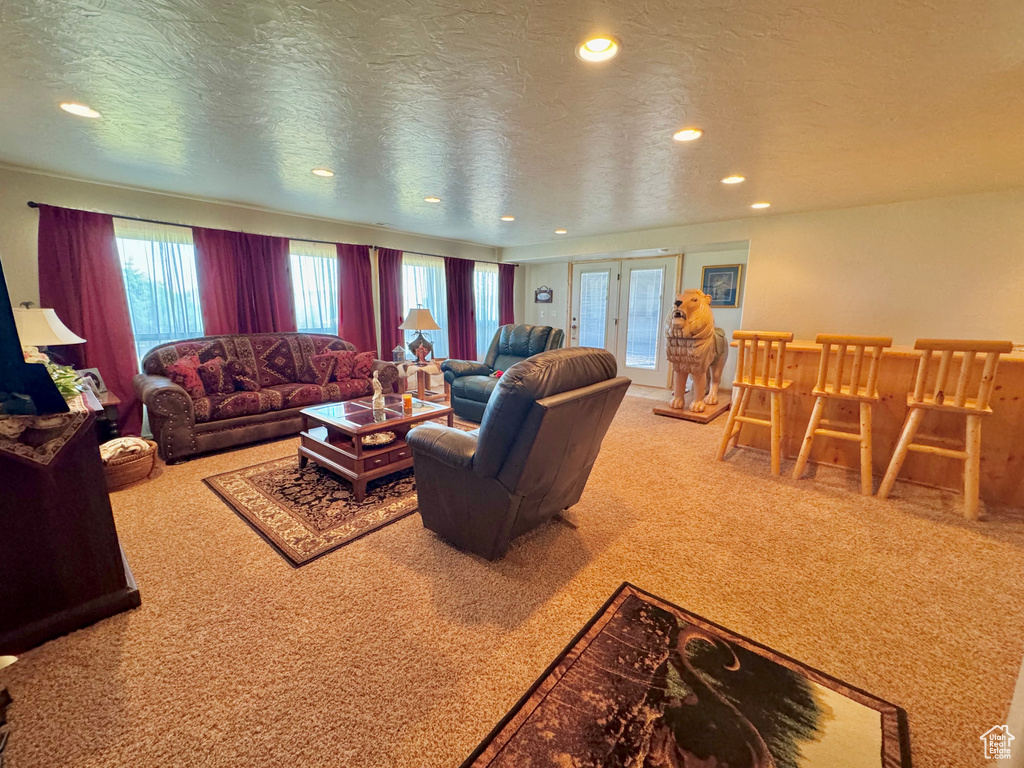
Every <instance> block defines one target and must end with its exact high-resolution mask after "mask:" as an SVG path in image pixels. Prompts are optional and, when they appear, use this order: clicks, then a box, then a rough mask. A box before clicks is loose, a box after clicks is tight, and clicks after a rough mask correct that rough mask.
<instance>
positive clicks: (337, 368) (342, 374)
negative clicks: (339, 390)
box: [328, 349, 356, 381]
mask: <svg viewBox="0 0 1024 768" xmlns="http://www.w3.org/2000/svg"><path fill="white" fill-rule="evenodd" d="M328 354H330V355H333V356H334V359H335V363H334V380H335V381H348V380H349V379H351V378H352V368H353V366H355V364H356V353H355V352H349V351H348V350H346V349H341V350H337V351H335V352H329V353H328Z"/></svg>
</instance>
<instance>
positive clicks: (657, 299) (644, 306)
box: [626, 267, 665, 371]
mask: <svg viewBox="0 0 1024 768" xmlns="http://www.w3.org/2000/svg"><path fill="white" fill-rule="evenodd" d="M664 277H665V270H664V268H661V267H659V268H658V269H633V270H630V272H629V314H628V319H627V322H626V365H627V366H628V367H630V368H647V369H649V370H652V371H653V370H654V369H656V368H657V367H658V342H659V341H660V340H661V293H662V291H661V288H662V280H663V279H664Z"/></svg>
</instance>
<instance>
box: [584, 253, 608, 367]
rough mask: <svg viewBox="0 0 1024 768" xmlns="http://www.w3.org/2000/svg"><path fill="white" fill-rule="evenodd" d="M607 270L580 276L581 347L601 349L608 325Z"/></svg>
mask: <svg viewBox="0 0 1024 768" xmlns="http://www.w3.org/2000/svg"><path fill="white" fill-rule="evenodd" d="M609 280H610V275H609V272H608V270H605V271H603V272H584V273H583V274H582V275H580V320H579V325H580V336H579V345H580V346H581V347H598V348H603V347H604V344H605V338H604V337H605V331H606V329H607V325H608V284H609Z"/></svg>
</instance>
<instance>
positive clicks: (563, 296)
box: [516, 261, 569, 338]
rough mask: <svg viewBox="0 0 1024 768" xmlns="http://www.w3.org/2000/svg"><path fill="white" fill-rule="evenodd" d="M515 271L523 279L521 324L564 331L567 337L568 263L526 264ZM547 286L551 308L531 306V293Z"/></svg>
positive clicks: (542, 305) (540, 305) (532, 304)
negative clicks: (545, 326) (521, 273)
mask: <svg viewBox="0 0 1024 768" xmlns="http://www.w3.org/2000/svg"><path fill="white" fill-rule="evenodd" d="M516 271H517V272H518V271H522V272H523V273H524V279H523V302H524V311H523V322H524V323H529V324H530V325H550V326H552V327H554V328H561V329H562V330H563V331H565V335H566V338H568V336H569V326H568V314H569V263H568V262H567V261H563V262H554V263H548V264H526V265H525V266H523V267H520V268H519V269H518V270H516ZM542 285H546V286H548V287H549V288H551V289H552V291H553V293H552V296H551V303H550V304H536V303H534V300H533V296H534V291H536V290H537V289H538V288H540V287H541V286H542Z"/></svg>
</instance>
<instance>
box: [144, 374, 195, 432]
mask: <svg viewBox="0 0 1024 768" xmlns="http://www.w3.org/2000/svg"><path fill="white" fill-rule="evenodd" d="M132 385H133V386H134V387H135V392H136V394H138V396H139V399H140V400H141V401H142V402H143V403H144V404H145V405H146V407H147V408H149V411H150V414H151V415H156V416H164V417H171V416H177V417H185V418H187V419H188V421H190V422H191V421H193V420H194V418H195V417H194V413H193V410H192V398H191V397H189V396H188V393H186V392H185V390H184V389H182V388H181V387H179V386H178V385H177V384H175V383H174V382H173V381H171V380H170V379H169V378H167V377H166V376H154V375H152V374H148V373H140V374H137V375H136V376H135V378H134V379H132Z"/></svg>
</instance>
